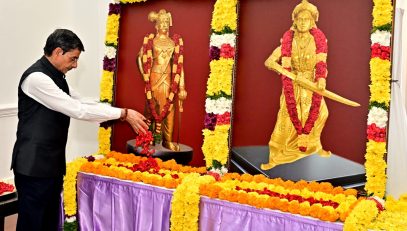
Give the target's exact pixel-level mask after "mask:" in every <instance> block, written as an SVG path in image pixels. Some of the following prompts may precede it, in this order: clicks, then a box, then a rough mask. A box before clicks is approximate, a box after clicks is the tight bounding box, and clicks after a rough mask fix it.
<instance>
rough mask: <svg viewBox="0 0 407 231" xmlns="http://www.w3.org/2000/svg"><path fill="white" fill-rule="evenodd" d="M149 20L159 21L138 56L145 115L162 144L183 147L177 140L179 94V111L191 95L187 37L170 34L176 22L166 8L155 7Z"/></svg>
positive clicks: (175, 148)
mask: <svg viewBox="0 0 407 231" xmlns="http://www.w3.org/2000/svg"><path fill="white" fill-rule="evenodd" d="M148 19H149V21H151V22H153V23H155V29H156V33H155V34H153V33H151V34H148V35H146V36H145V37H144V41H143V46H142V47H141V50H140V53H139V56H138V67H139V70H140V72H141V74H142V77H143V80H144V82H145V86H146V87H145V92H146V98H147V105H146V108H145V117H146V118H147V119H148V121H147V124H149V126H150V128H151V129H152V130H153V133H154V135H157V136H159V137H160V138H159V139H158V140H159V141H162V146H163V147H165V148H167V149H170V150H172V151H180V147H179V145H178V144H177V143H175V142H173V131H174V122H175V121H174V118H175V107H174V102H175V97H176V95H178V104H179V111H180V112H182V111H183V107H182V102H183V101H184V100H185V99H186V97H187V92H186V90H185V81H184V68H183V62H184V56H183V40H182V38H181V37H180V36H179V35H177V34H174V35H173V36H172V37H170V35H169V31H170V26H172V17H171V13H170V12H167V11H166V10H164V9H161V10H160V11H158V12H155V11H152V12H150V13H149V15H148Z"/></svg>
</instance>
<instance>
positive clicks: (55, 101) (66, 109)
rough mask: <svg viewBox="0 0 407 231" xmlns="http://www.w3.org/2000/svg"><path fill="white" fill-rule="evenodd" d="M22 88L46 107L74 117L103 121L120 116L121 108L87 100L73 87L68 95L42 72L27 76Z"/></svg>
mask: <svg viewBox="0 0 407 231" xmlns="http://www.w3.org/2000/svg"><path fill="white" fill-rule="evenodd" d="M21 89H22V91H23V92H24V93H25V94H26V95H28V96H29V97H31V98H33V99H34V100H36V101H37V102H39V103H41V104H42V105H44V106H45V107H47V108H49V109H51V110H54V111H58V112H61V113H63V114H65V115H67V116H69V117H71V118H74V119H78V120H86V121H92V122H97V123H101V122H104V121H108V120H113V119H119V118H120V114H121V109H120V108H116V107H112V106H110V105H106V104H103V103H98V102H86V101H84V100H85V99H84V98H83V97H81V96H80V94H79V93H78V92H76V91H75V90H74V89H72V88H71V87H69V93H70V95H68V94H66V93H65V92H63V91H62V90H61V89H60V88H59V87H58V86H57V85H55V83H54V82H53V81H52V79H51V78H50V77H48V76H47V75H45V74H44V73H42V72H34V73H31V74H30V75H29V76H27V78H26V79H25V80H24V81H23V83H22V84H21Z"/></svg>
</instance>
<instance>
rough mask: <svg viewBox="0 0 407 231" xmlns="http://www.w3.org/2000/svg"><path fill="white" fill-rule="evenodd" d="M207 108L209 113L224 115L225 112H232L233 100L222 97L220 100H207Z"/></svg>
mask: <svg viewBox="0 0 407 231" xmlns="http://www.w3.org/2000/svg"><path fill="white" fill-rule="evenodd" d="M205 108H206V112H207V113H214V114H219V115H222V114H224V113H225V112H231V108H232V99H226V98H224V97H220V98H219V99H209V98H207V99H206V100H205Z"/></svg>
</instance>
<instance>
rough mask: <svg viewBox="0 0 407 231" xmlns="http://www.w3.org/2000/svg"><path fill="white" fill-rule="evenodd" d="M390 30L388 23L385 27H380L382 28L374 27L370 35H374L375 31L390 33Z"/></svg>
mask: <svg viewBox="0 0 407 231" xmlns="http://www.w3.org/2000/svg"><path fill="white" fill-rule="evenodd" d="M391 29H392V26H391V23H388V24H385V25H382V26H375V27H373V29H372V33H374V32H375V31H377V30H381V31H389V32H391Z"/></svg>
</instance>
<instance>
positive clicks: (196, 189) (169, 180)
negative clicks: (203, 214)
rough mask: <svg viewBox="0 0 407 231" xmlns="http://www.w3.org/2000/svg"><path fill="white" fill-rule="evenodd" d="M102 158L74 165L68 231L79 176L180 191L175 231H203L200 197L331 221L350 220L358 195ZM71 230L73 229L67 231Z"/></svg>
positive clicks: (68, 181)
mask: <svg viewBox="0 0 407 231" xmlns="http://www.w3.org/2000/svg"><path fill="white" fill-rule="evenodd" d="M100 157H101V158H94V157H92V156H90V157H87V158H78V159H76V160H75V161H73V162H71V163H69V164H68V166H67V167H68V168H67V175H66V177H65V179H64V210H65V215H66V222H65V227H76V226H77V223H76V210H77V205H76V176H77V173H78V171H81V172H85V173H92V174H97V175H102V176H109V177H114V178H118V179H122V180H129V181H134V182H142V183H145V184H150V185H155V186H159V187H165V188H169V189H175V191H174V194H173V199H172V202H171V206H172V208H171V209H172V210H171V211H172V213H171V214H172V215H171V218H170V219H171V230H198V218H199V201H200V196H209V197H211V198H218V199H222V200H228V201H232V202H238V203H242V204H248V205H252V206H256V207H258V208H270V209H279V210H281V211H284V212H290V213H293V214H301V215H306V216H312V217H315V218H318V219H321V220H326V221H337V220H339V219H340V220H345V219H346V216H345V214H346V215H348V214H349V213H350V211H349V210H350V209H351V208H352V207H351V206H352V205H353V204H354V202H355V201H357V199H356V193H357V192H356V190H354V189H347V190H345V189H343V188H342V187H333V186H332V185H331V184H330V183H317V182H306V181H298V182H292V181H284V180H282V179H269V178H267V177H265V176H263V175H255V176H252V175H249V174H243V175H240V174H238V173H226V174H225V175H223V176H221V177H219V178H217V179H216V177H213V176H212V175H211V174H207V171H206V167H200V168H196V167H190V166H182V165H179V164H177V163H176V162H175V161H174V160H170V161H162V160H160V159H155V158H151V157H144V156H143V157H142V156H135V155H129V154H122V153H119V152H114V151H111V152H109V153H107V154H106V155H100ZM65 230H72V228H66V229H65Z"/></svg>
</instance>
